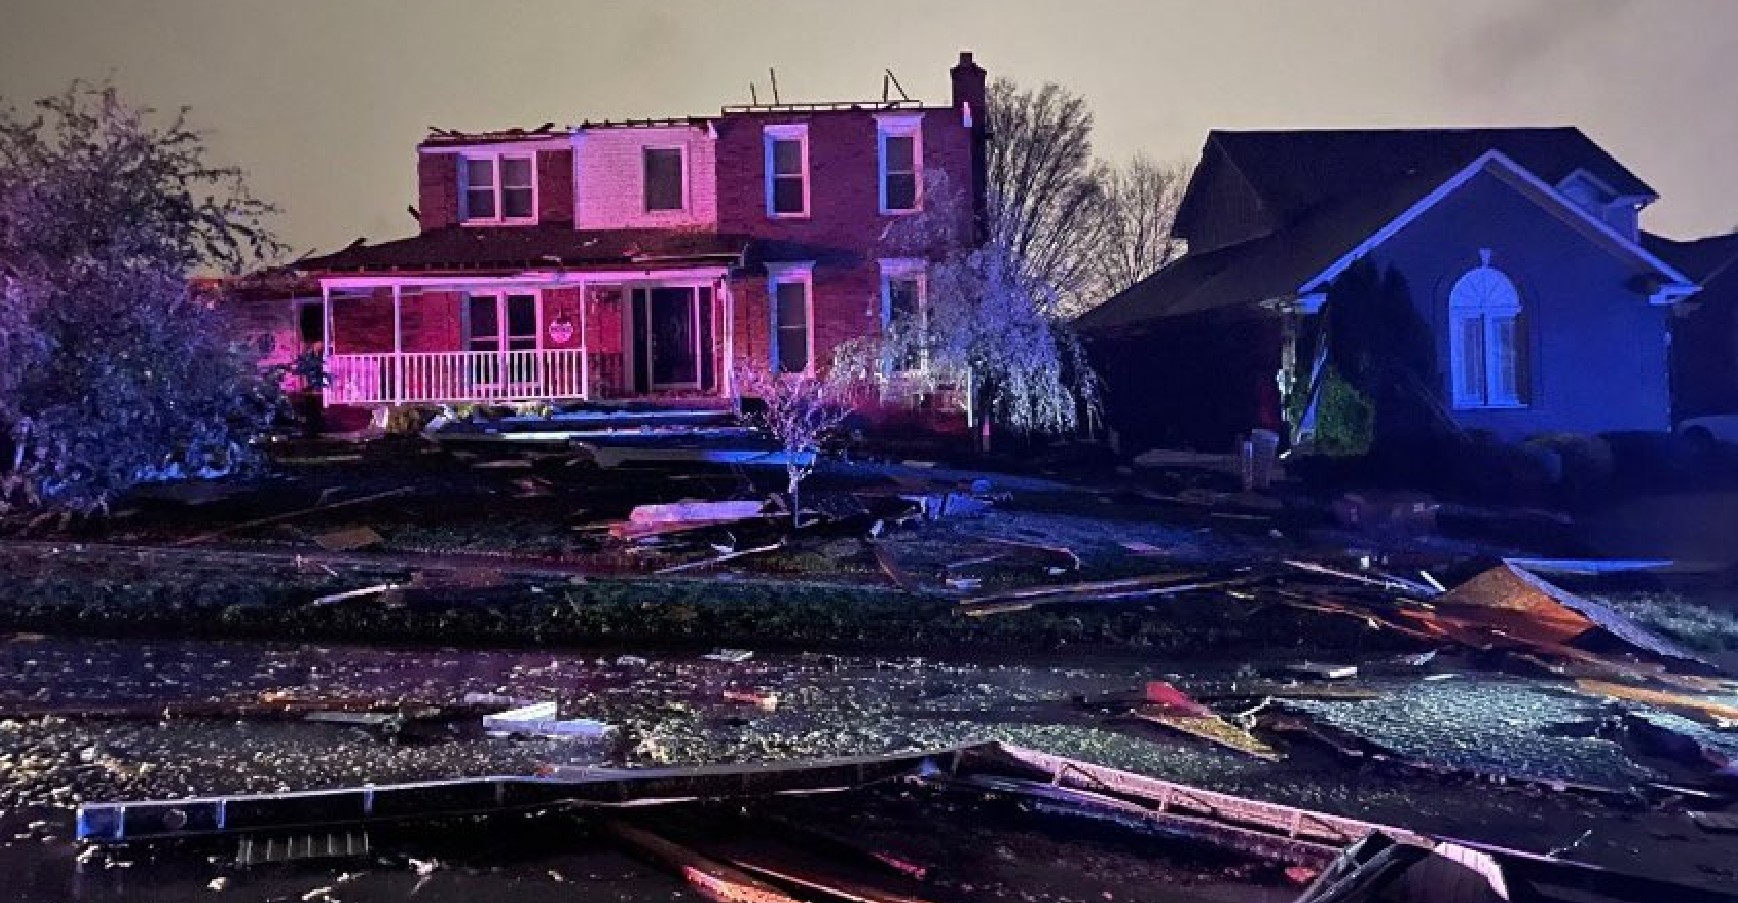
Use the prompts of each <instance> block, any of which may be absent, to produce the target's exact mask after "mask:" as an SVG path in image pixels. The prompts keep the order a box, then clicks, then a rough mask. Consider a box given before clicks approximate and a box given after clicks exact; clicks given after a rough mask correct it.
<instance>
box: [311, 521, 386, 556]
mask: <svg viewBox="0 0 1738 903" xmlns="http://www.w3.org/2000/svg"><path fill="white" fill-rule="evenodd" d="M385 541H386V539H385V538H384V537H382V536H381V535H380V534H379V533H376V532H374V529H373V528H372V527H351V528H349V529H345V530H333V531H331V532H329V533H320V534H318V535H316V536H315V537H314V545H317V546H319V547H320V548H322V549H325V550H326V551H328V552H354V551H356V550H357V549H366V548H368V547H369V546H377V545H380V544H381V543H383V542H385Z"/></svg>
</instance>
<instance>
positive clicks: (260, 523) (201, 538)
mask: <svg viewBox="0 0 1738 903" xmlns="http://www.w3.org/2000/svg"><path fill="white" fill-rule="evenodd" d="M413 491H415V490H414V489H413V488H412V487H410V486H400V487H399V488H397V489H388V490H387V491H385V492H376V493H374V494H373V495H365V496H363V497H361V498H359V499H348V500H346V501H342V502H332V503H330V504H326V505H314V506H313V507H311V508H299V509H297V510H295V511H287V512H285V513H283V514H274V515H272V516H271V517H262V518H258V519H257V520H250V521H243V522H241V523H239V524H230V525H229V526H227V527H222V528H219V529H216V530H213V531H211V532H210V533H201V534H200V535H198V536H194V537H192V538H190V539H183V540H181V541H180V542H176V543H171V544H170V545H171V546H172V547H175V548H179V547H181V546H191V545H197V544H199V543H202V542H206V541H208V540H213V539H216V538H217V537H219V536H224V535H227V534H229V533H234V532H235V531H237V530H249V529H252V528H254V527H264V526H268V525H270V524H279V523H283V522H284V521H287V520H294V519H295V518H298V517H303V516H305V515H309V514H314V513H316V512H319V511H336V510H337V509H339V508H349V507H351V506H353V505H366V504H367V503H369V502H378V501H380V500H381V499H389V498H393V497H395V496H400V495H407V494H409V493H411V492H413Z"/></svg>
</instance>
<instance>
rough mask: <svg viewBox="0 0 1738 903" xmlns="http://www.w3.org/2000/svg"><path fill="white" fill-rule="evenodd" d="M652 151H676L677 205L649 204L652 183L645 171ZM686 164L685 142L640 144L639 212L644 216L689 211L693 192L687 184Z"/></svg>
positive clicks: (686, 149) (692, 200)
mask: <svg viewBox="0 0 1738 903" xmlns="http://www.w3.org/2000/svg"><path fill="white" fill-rule="evenodd" d="M654 151H675V152H676V161H677V167H676V169H677V176H676V179H677V184H676V191H677V194H678V195H679V196H680V203H679V205H678V206H675V207H653V206H652V205H651V198H650V196H649V195H650V192H651V188H652V183H651V180H650V179H649V178H647V176H648V175H650V173H648V172H647V164H648V162H649V161H650V160H651V154H652V152H654ZM688 165H689V161H688V146H687V145H685V144H642V145H640V212H641V214H643V215H646V216H668V215H672V214H683V213H688V212H690V208H691V207H692V206H693V203H694V199H693V194H694V192H693V191H692V190H691V189H690V186H689V184H688V183H689V178H690V176H689V173H688Z"/></svg>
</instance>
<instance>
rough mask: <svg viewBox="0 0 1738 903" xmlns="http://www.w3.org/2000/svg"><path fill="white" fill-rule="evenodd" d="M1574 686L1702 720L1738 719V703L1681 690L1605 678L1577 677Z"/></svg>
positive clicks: (1586, 692) (1590, 693) (1582, 690)
mask: <svg viewBox="0 0 1738 903" xmlns="http://www.w3.org/2000/svg"><path fill="white" fill-rule="evenodd" d="M1575 688H1576V689H1577V690H1580V691H1581V692H1583V693H1585V694H1587V695H1589V696H1602V697H1607V698H1611V699H1625V700H1629V701H1630V702H1645V703H1647V704H1649V705H1655V706H1659V707H1660V708H1662V709H1665V710H1667V711H1671V712H1677V713H1679V714H1685V715H1690V716H1691V717H1695V718H1700V719H1702V720H1705V721H1706V720H1714V721H1716V722H1727V723H1738V707H1735V706H1730V705H1726V704H1725V703H1720V702H1714V701H1712V700H1707V699H1697V698H1696V697H1694V696H1685V695H1683V694H1680V693H1667V692H1663V691H1660V690H1649V689H1645V688H1643V687H1631V686H1627V685H1625V684H1619V683H1612V682H1610V681H1604V680H1587V679H1582V680H1577V681H1576V682H1575Z"/></svg>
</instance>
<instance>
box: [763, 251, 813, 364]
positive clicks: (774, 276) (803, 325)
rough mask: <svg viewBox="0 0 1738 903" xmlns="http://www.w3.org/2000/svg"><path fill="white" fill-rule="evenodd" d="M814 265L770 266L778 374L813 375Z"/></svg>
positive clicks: (769, 297) (770, 302) (774, 356)
mask: <svg viewBox="0 0 1738 903" xmlns="http://www.w3.org/2000/svg"><path fill="white" fill-rule="evenodd" d="M814 268H815V265H814V262H813V261H802V262H797V263H769V264H767V265H766V271H767V300H768V305H767V306H768V307H770V308H771V314H772V342H771V345H772V349H771V350H772V355H771V357H772V360H771V361H770V362H769V363H770V364H771V365H772V369H773V372H775V373H811V372H813V370H814V363H815V361H814V350H815V275H814Z"/></svg>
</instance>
